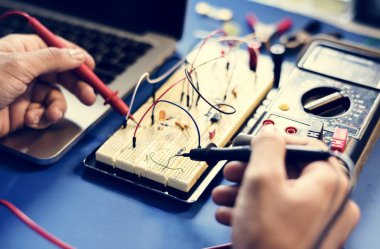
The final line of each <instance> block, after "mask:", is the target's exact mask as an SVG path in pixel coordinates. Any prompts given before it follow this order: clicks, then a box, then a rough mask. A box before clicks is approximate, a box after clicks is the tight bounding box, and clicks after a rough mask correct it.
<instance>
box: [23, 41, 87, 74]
mask: <svg viewBox="0 0 380 249" xmlns="http://www.w3.org/2000/svg"><path fill="white" fill-rule="evenodd" d="M16 59H17V61H18V64H19V65H20V66H21V67H22V68H23V69H25V70H26V71H27V72H29V73H30V74H32V75H31V76H32V77H33V78H36V77H38V76H40V75H43V74H47V73H53V72H57V73H59V72H64V71H69V70H72V69H75V68H77V67H79V66H80V65H81V64H82V63H84V61H85V53H84V52H83V51H82V50H81V49H76V48H75V49H69V48H63V49H60V48H53V47H49V48H44V49H40V50H35V51H31V52H24V53H17V54H16Z"/></svg>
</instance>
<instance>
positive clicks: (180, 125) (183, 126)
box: [174, 121, 189, 131]
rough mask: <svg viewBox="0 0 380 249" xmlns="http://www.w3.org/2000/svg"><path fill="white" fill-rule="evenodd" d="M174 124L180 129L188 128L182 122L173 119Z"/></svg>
mask: <svg viewBox="0 0 380 249" xmlns="http://www.w3.org/2000/svg"><path fill="white" fill-rule="evenodd" d="M174 124H175V125H176V126H177V127H178V128H180V129H181V131H184V130H187V129H189V126H188V125H187V124H182V123H181V122H180V121H175V122H174Z"/></svg>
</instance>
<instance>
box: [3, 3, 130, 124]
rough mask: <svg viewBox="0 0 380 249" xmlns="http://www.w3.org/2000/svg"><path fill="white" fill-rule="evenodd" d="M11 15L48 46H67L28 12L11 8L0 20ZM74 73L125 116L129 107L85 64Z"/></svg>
mask: <svg viewBox="0 0 380 249" xmlns="http://www.w3.org/2000/svg"><path fill="white" fill-rule="evenodd" d="M11 15H19V16H23V17H25V18H26V19H27V20H28V22H29V25H30V26H31V27H32V28H33V30H34V31H35V32H36V33H37V34H38V35H39V36H40V37H41V39H42V40H44V42H46V44H47V45H48V46H51V47H57V48H67V47H66V45H65V44H64V43H63V41H61V40H60V39H59V38H58V37H57V36H56V35H55V34H54V33H53V32H51V31H50V30H49V29H48V28H46V27H45V26H44V25H43V24H42V23H40V22H39V21H38V20H37V19H36V18H34V17H32V16H30V15H29V14H28V13H26V12H23V11H19V10H12V11H8V12H6V13H5V14H3V15H2V16H0V20H1V19H4V18H6V17H8V16H11ZM74 71H75V73H76V74H77V75H78V76H79V77H80V78H81V79H82V80H84V81H85V82H87V83H89V84H90V85H91V86H92V87H93V88H94V89H95V90H96V91H97V92H98V93H99V94H100V95H101V96H102V97H103V98H104V100H105V102H104V104H105V105H106V104H110V105H111V106H112V108H113V109H114V110H115V111H116V112H117V113H119V114H120V115H122V116H124V117H125V116H127V113H128V111H129V107H128V106H127V104H125V102H124V101H123V100H122V99H121V98H119V97H118V96H117V94H118V92H117V91H115V92H112V90H111V89H110V88H108V87H107V86H106V85H105V84H104V83H103V81H102V80H101V79H99V77H98V76H97V75H96V74H95V73H94V72H93V71H92V70H91V69H90V68H89V67H88V66H87V65H86V64H82V65H81V66H80V67H78V68H77V69H75V70H74ZM129 119H131V120H132V121H134V122H136V120H135V119H134V118H133V116H132V115H129Z"/></svg>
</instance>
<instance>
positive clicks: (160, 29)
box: [0, 0, 187, 164]
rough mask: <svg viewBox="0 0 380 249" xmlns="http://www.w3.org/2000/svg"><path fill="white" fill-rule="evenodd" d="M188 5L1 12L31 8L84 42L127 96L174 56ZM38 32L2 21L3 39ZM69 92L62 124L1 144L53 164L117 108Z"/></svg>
mask: <svg viewBox="0 0 380 249" xmlns="http://www.w3.org/2000/svg"><path fill="white" fill-rule="evenodd" d="M186 4H187V3H186V0H160V1H157V0H139V1H133V0H129V1H128V0H125V1H120V0H108V1H92V0H65V1H57V0H11V1H4V0H3V1H0V12H1V13H3V12H5V11H6V10H8V9H21V10H24V11H27V12H28V13H30V14H31V15H33V16H34V17H36V18H38V19H39V20H40V21H41V22H42V23H43V24H45V25H46V26H47V27H48V28H50V29H51V30H52V31H53V32H54V33H56V34H57V35H60V36H62V37H65V38H66V39H68V40H71V41H72V42H75V43H77V44H78V45H80V46H82V47H83V48H84V49H86V50H87V51H89V53H90V54H92V55H93V57H94V58H95V60H96V64H97V67H96V68H95V73H96V74H97V75H98V76H99V77H100V78H101V79H102V80H103V81H104V82H105V83H106V84H108V86H109V87H110V88H111V89H112V90H114V91H115V90H116V91H119V96H122V97H124V96H126V94H127V93H128V92H129V91H130V90H131V89H132V88H133V87H134V86H135V84H136V83H137V81H138V79H139V78H140V76H141V75H142V74H143V73H144V72H146V71H148V72H151V71H153V70H154V69H155V68H157V67H158V66H159V65H160V64H162V63H163V62H164V61H165V60H166V59H167V58H168V57H169V56H170V55H172V54H173V52H174V51H175V46H176V41H177V40H178V39H179V38H180V37H181V35H182V31H183V25H184V18H185V11H186ZM32 32H33V31H32V30H31V29H30V28H29V27H28V25H27V23H26V21H25V20H23V19H22V18H18V17H12V18H9V19H6V20H5V21H3V22H1V23H0V36H1V37H2V36H4V35H7V34H9V33H32ZM63 92H64V95H65V97H66V100H67V104H68V109H67V113H66V115H65V118H64V120H62V122H59V123H58V124H56V125H54V126H52V127H50V128H48V129H46V130H33V129H23V130H20V131H18V132H16V133H14V134H11V135H10V136H8V137H5V138H2V139H1V140H0V144H1V145H0V148H1V149H3V150H6V151H8V152H10V153H12V154H15V155H17V156H20V157H22V158H25V159H27V160H30V161H32V162H35V163H38V164H50V163H53V162H55V161H57V160H58V159H59V158H61V157H62V156H63V154H64V153H65V152H67V151H68V150H69V149H70V148H71V147H72V146H73V145H74V144H75V143H76V142H77V141H78V139H79V138H80V137H81V136H83V134H85V132H86V131H87V130H88V129H89V128H90V127H91V126H93V125H94V124H96V122H97V121H99V120H100V119H101V118H103V117H104V116H105V114H106V113H107V112H109V111H110V110H111V108H110V106H109V105H107V106H104V105H103V103H104V100H103V99H102V98H101V96H98V98H97V102H96V103H95V104H94V105H93V106H91V107H88V106H84V105H83V104H81V103H80V102H79V101H78V100H77V99H76V98H75V97H74V96H73V95H72V94H71V93H69V92H68V91H66V90H64V89H63Z"/></svg>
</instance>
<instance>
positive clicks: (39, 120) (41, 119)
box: [25, 82, 67, 128]
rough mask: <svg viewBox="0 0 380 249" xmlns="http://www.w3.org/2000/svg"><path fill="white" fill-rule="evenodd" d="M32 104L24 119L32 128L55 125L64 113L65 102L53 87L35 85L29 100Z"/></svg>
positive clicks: (58, 91) (40, 84) (41, 84)
mask: <svg viewBox="0 0 380 249" xmlns="http://www.w3.org/2000/svg"><path fill="white" fill-rule="evenodd" d="M31 101H32V102H34V104H32V105H30V108H29V109H28V110H27V115H26V117H25V119H26V120H27V122H28V123H27V124H28V126H30V127H33V128H45V127H47V126H48V125H50V124H54V123H57V122H58V121H59V120H61V119H62V117H63V115H64V113H65V112H66V108H67V105H66V101H65V98H64V96H63V94H62V93H61V91H60V90H59V89H58V88H56V87H53V86H50V85H47V84H43V83H40V82H39V83H37V84H36V85H35V89H34V93H33V96H32V99H31Z"/></svg>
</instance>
